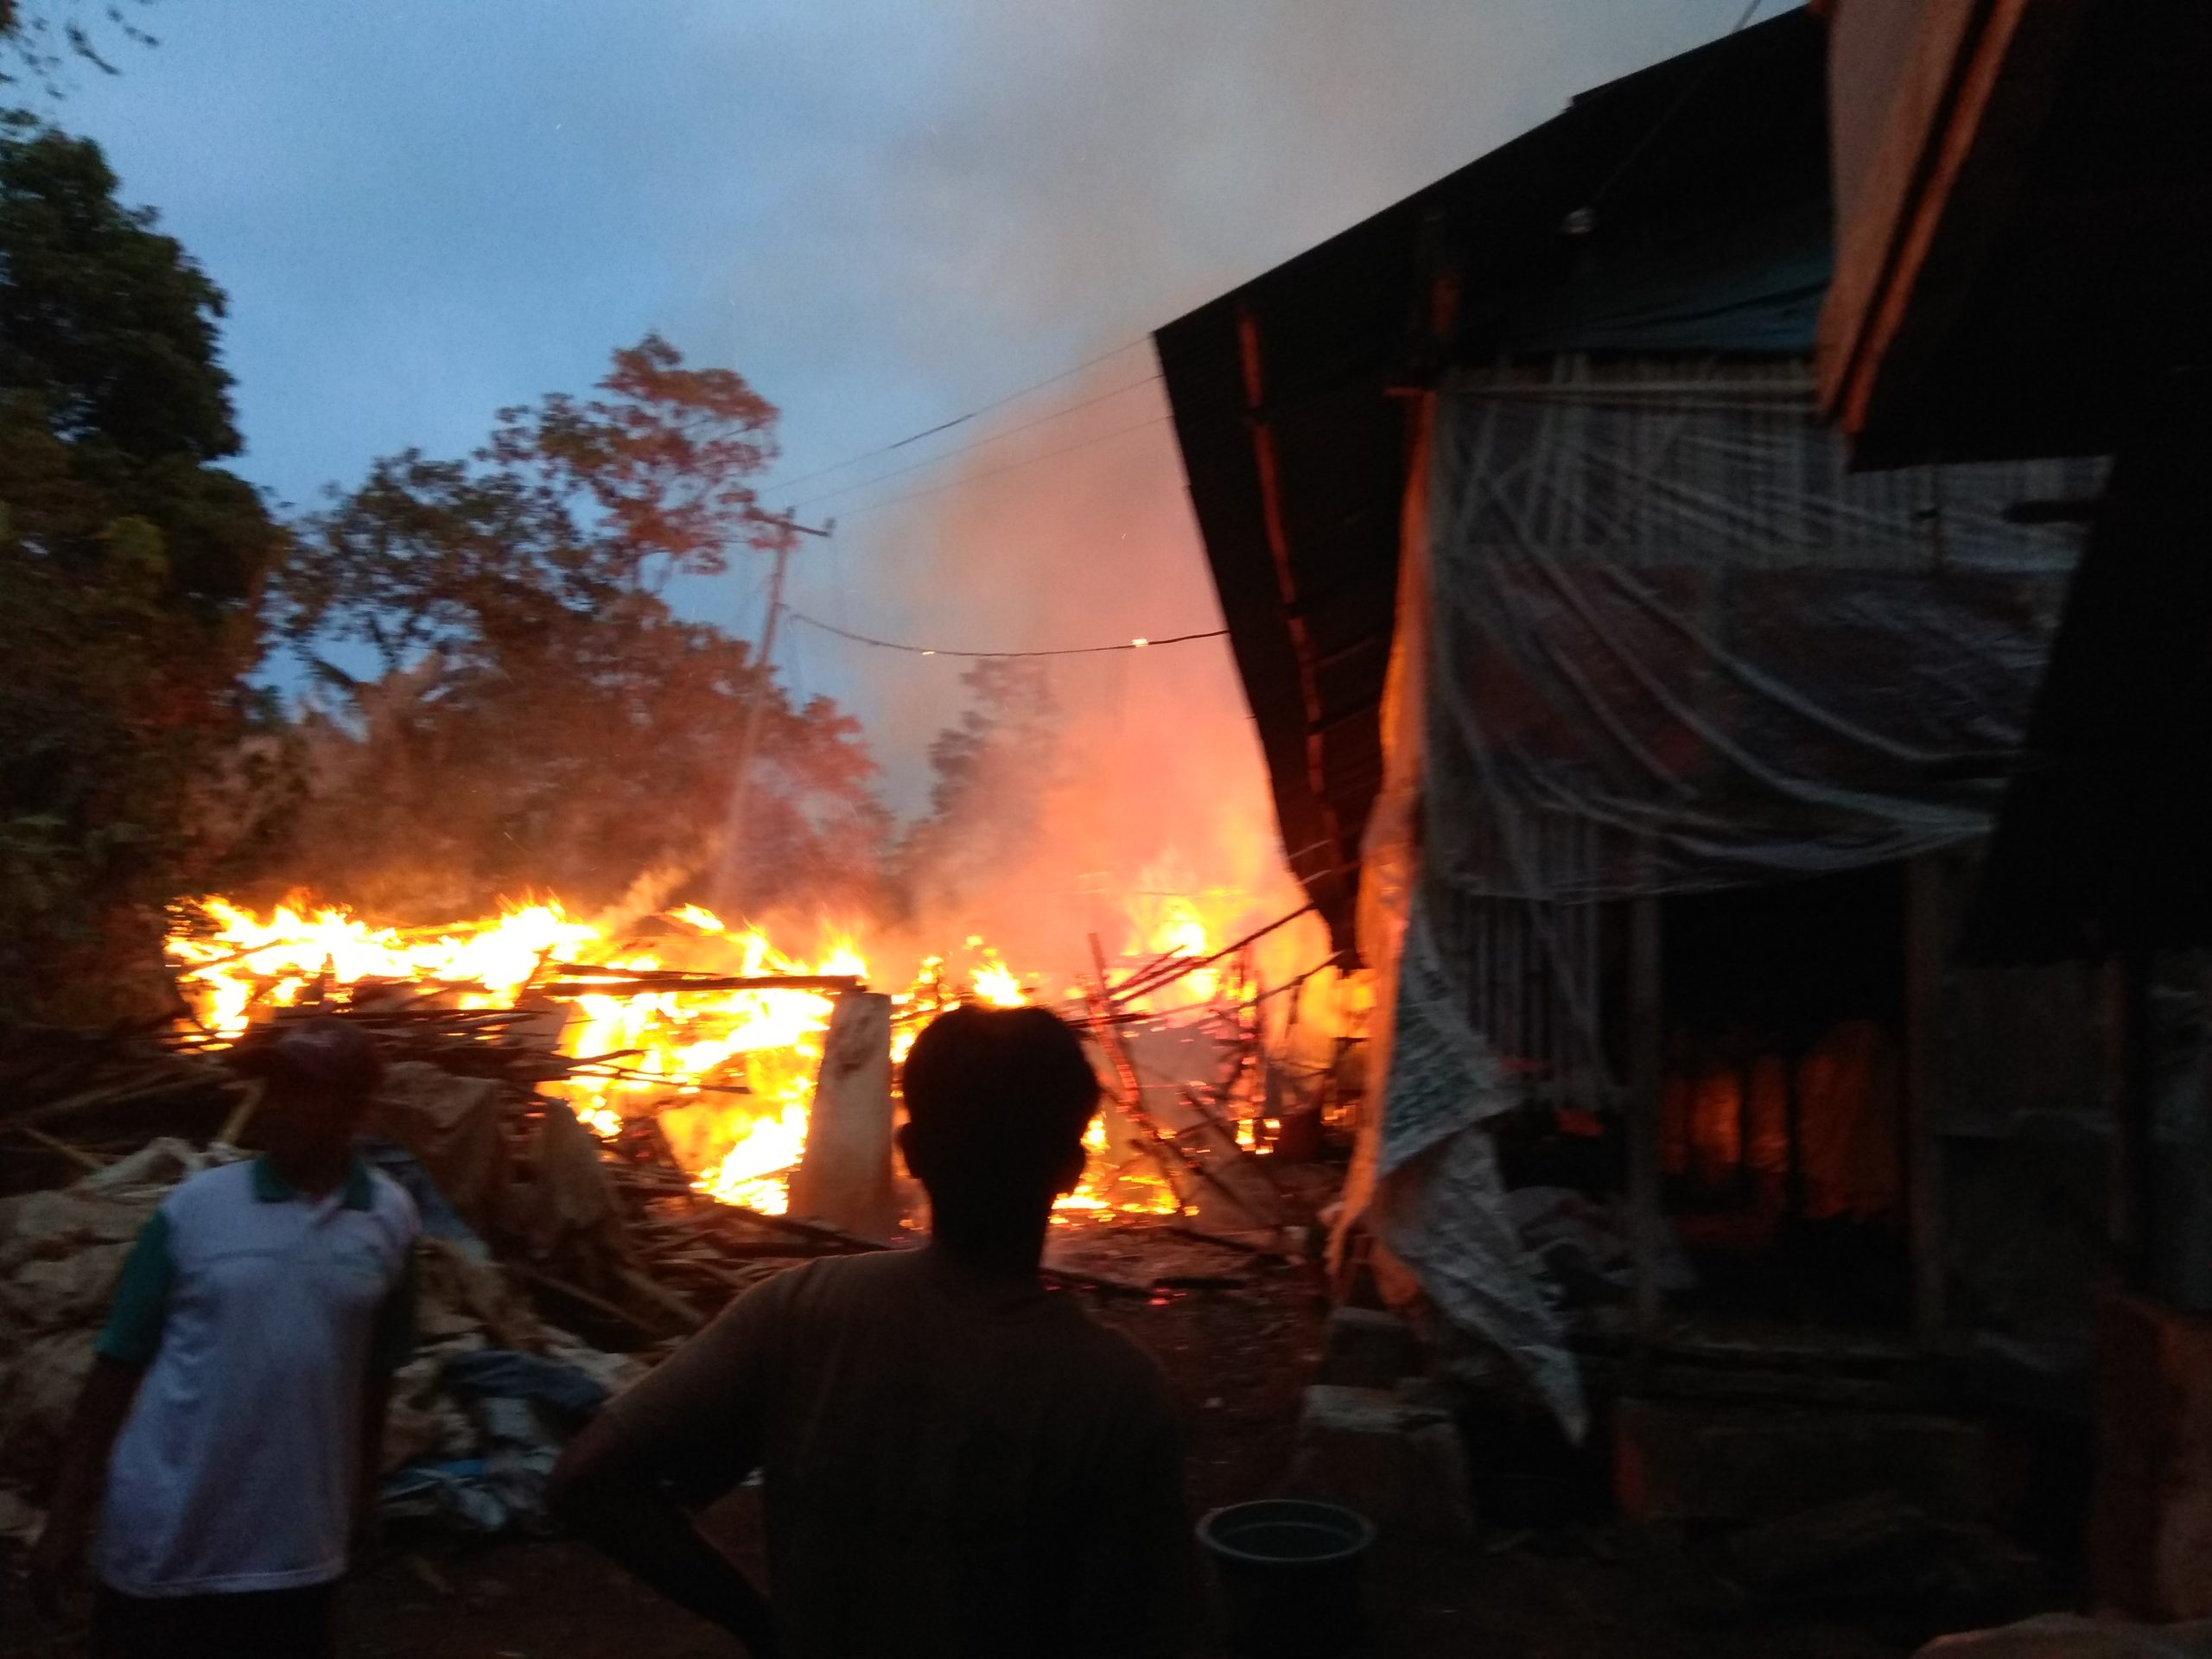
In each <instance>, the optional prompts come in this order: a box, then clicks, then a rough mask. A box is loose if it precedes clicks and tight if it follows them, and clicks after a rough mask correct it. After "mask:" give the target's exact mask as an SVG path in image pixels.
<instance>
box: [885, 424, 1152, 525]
mask: <svg viewBox="0 0 2212 1659" xmlns="http://www.w3.org/2000/svg"><path fill="white" fill-rule="evenodd" d="M1169 418H1170V417H1169V416H1166V415H1154V416H1148V417H1147V418H1146V419H1144V420H1141V421H1134V422H1132V423H1129V424H1128V426H1117V427H1116V428H1115V429H1113V430H1112V431H1110V432H1099V433H1096V434H1094V435H1091V436H1090V437H1087V438H1078V439H1077V440H1076V442H1073V443H1064V444H1062V445H1061V446H1060V447H1059V448H1057V449H1047V450H1046V451H1045V453H1044V454H1041V455H1024V456H1023V457H1022V458H1021V459H1020V461H1007V462H1005V463H1004V464H1002V465H1001V466H997V467H985V468H984V469H983V470H982V472H980V473H968V474H963V476H961V477H959V478H956V479H953V480H950V481H949V482H947V483H944V484H932V485H931V486H929V487H928V488H927V489H925V490H909V491H907V492H906V493H905V494H903V495H893V496H887V497H886V498H885V499H882V500H880V501H863V502H862V503H861V505H859V506H857V507H853V508H850V509H849V510H847V511H846V512H844V513H843V514H842V517H844V518H861V516H863V515H864V514H867V513H871V512H882V511H883V509H884V508H886V507H896V506H899V505H904V504H905V503H906V502H908V501H918V500H920V499H922V498H923V497H924V496H928V495H942V494H943V493H944V492H945V491H947V490H957V489H963V488H965V487H966V486H968V485H970V484H974V483H977V482H979V481H981V480H983V479H986V478H996V477H997V476H998V475H999V474H1001V473H1011V472H1017V471H1019V470H1020V468H1022V467H1034V466H1036V465H1037V464H1038V463H1039V461H1054V460H1057V459H1058V458H1059V457H1060V456H1062V455H1071V454H1074V453H1075V452H1076V451H1077V450H1078V449H1088V448H1090V446H1091V445H1092V444H1094V443H1103V442H1106V441H1107V440H1108V439H1109V438H1119V437H1126V436H1127V435H1128V434H1130V433H1132V432H1141V431H1143V430H1144V429H1145V428H1147V427H1148V426H1165V425H1166V423H1167V422H1168V420H1169Z"/></svg>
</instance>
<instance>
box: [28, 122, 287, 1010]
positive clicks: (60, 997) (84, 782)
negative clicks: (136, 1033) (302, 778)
mask: <svg viewBox="0 0 2212 1659" xmlns="http://www.w3.org/2000/svg"><path fill="white" fill-rule="evenodd" d="M115 193H116V180H115V175H114V174H113V173H112V172H111V170H110V169H109V168H108V166H107V163H106V161H105V158H104V157H103V156H102V155H101V153H100V150H99V147H98V146H97V145H95V144H93V143H91V142H89V141H87V140H84V139H79V138H73V137H68V136H67V135H65V134H62V133H60V132H56V131H54V130H51V129H49V128H47V127H44V126H42V125H41V124H38V123H36V122H35V121H33V120H32V119H30V118H27V117H21V116H17V117H10V118H4V120H3V121H0V619H4V621H5V625H6V628H7V637H8V640H9V645H10V667H9V672H8V673H7V675H6V676H4V677H0V1016H5V1017H23V1016H26V1015H40V1016H46V1017H60V1016H63V1015H85V1014H100V1013H110V1012H115V1011H117V1010H118V1008H119V1007H123V1006H124V1005H125V1004H126V1003H127V1001H128V996H127V995H126V993H125V991H124V982H127V981H129V980H130V978H131V972H130V970H131V969H134V968H143V969H153V968H157V966H158V962H159V956H158V940H159V937H160V931H161V908H162V906H163V905H164V904H165V903H167V902H168V901H169V900H171V899H175V898H177V897H179V896H181V895H182V894H184V893H188V892H190V891H192V890H194V888H195V887H198V886H200V885H202V884H203V883H204V882H205V881H206V880H207V879H209V876H210V874H211V873H212V872H213V871H214V870H215V869H216V868H219V856H220V854H221V852H222V848H221V846H220V844H219V843H220V841H221V839H222V837H221V836H219V834H218V833H217V832H216V828H215V826H216V824H217V823H218V821H219V819H220V818H221V817H222V816H223V814H222V813H221V812H219V811H218V810H215V808H214V806H213V804H212V803H211V800H210V788H209V786H210V785H211V783H213V782H214V781H216V780H219V779H226V778H230V777H232V776H234V775H235V774H234V768H233V766H232V762H233V760H235V757H236V754H237V752H238V751H237V744H238V741H239V740H240V738H241V737H242V736H243V735H244V734H245V733H247V732H248V731H249V730H250V729H251V727H252V725H253V723H254V721H255V719H256V716H257V704H256V703H255V702H254V700H253V698H252V697H251V694H250V693H249V692H248V691H247V690H246V689H245V685H244V683H243V678H242V677H243V675H244V672H245V670H246V669H247V668H248V667H249V666H250V665H251V663H252V662H253V660H254V658H256V656H257V652H258V642H257V620H256V615H255V604H254V601H255V598H256V595H257V592H258V590H259V588H260V584H261V581H262V577H263V575H264V571H265V570H266V569H267V568H268V567H269V565H270V563H271V562H272V560H273V559H274V557H275V556H276V553H277V548H278V546H279V544H280V543H281V540H282V537H281V533H280V532H279V531H278V530H277V527H276V526H275V525H274V524H272V523H271V521H270V518H269V515H268V513H267V512H266V511H265V509H264V506H263V504H262V502H261V499H260V498H259V497H258V496H257V494H256V493H255V492H254V491H253V489H252V488H251V486H248V485H247V484H245V482H244V481H243V480H240V479H238V478H237V477H236V476H234V475H233V474H231V473H229V472H226V471H225V470H224V469H223V468H221V467H219V466H217V465H216V464H215V463H216V462H218V461H221V460H223V459H225V458H226V457H228V456H230V455H232V454H235V453H237V450H238V433H237V430H236V428H235V426H234V425H233V423H232V411H231V404H230V379H229V377H228V376H227V375H226V373H225V372H223V370H222V367H221V365H220V363H219V356H218V339H217V333H216V327H217V322H218V321H219V318H220V317H221V315H223V296H222V293H221V291H220V290H219V289H217V288H216V287H215V285H214V284H213V283H212V282H210V281H209V280H208V278H207V275H206V274H205V273H204V272H203V271H201V270H200V268H199V267H198V266H197V265H196V264H194V263H193V261H192V260H191V258H190V257H188V255H187V254H186V253H185V251H184V250H183V249H182V248H181V247H180V246H179V245H178V244H177V243H176V242H175V240H173V239H172V238H168V237H167V236H164V235H162V234H161V233H160V232H158V231H157V230H156V228H155V219H154V215H153V213H151V211H150V210H147V209H143V208H141V209H129V208H125V207H123V206H122V205H120V204H119V203H118V201H117V200H116V194H115ZM231 816H232V817H233V819H235V817H236V814H235V813H232V814H231Z"/></svg>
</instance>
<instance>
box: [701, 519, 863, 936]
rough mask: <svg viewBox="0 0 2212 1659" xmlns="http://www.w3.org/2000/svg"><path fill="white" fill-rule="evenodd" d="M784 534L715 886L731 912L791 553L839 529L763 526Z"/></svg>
mask: <svg viewBox="0 0 2212 1659" xmlns="http://www.w3.org/2000/svg"><path fill="white" fill-rule="evenodd" d="M761 522H762V523H763V524H767V525H769V526H772V528H774V529H775V530H778V531H781V532H782V533H781V534H780V535H779V536H778V537H776V564H775V569H774V570H773V571H772V573H771V574H770V575H769V577H768V614H767V617H766V620H764V621H763V622H762V623H761V625H760V645H758V646H756V647H755V648H754V650H753V698H752V701H751V702H750V704H749V705H748V706H747V709H746V715H745V738H744V741H743V743H742V744H741V747H739V749H738V754H737V772H736V775H735V776H734V777H733V778H732V779H730V785H729V806H728V810H726V811H725V812H724V813H723V814H722V856H721V874H720V880H717V881H716V882H715V902H716V904H717V905H719V906H724V907H727V906H728V905H729V903H730V901H731V900H732V899H734V897H735V896H736V893H737V875H738V860H739V858H740V856H741V854H742V852H743V850H744V845H745V808H746V804H747V803H746V797H747V794H748V793H749V792H750V791H751V789H752V783H753V759H754V757H755V756H757V755H758V754H759V753H760V726H761V722H762V721H763V720H764V719H766V715H767V713H768V693H769V691H770V690H771V688H770V685H769V683H768V670H769V664H770V663H771V661H772V659H773V658H774V656H775V651H776V619H777V617H778V616H779V614H780V613H782V611H783V608H784V572H785V569H786V568H787V567H788V566H789V565H790V563H791V550H792V549H793V548H795V547H797V546H798V538H799V537H801V536H820V537H824V538H827V537H829V533H830V532H831V531H834V530H836V528H837V521H836V519H834V518H832V519H830V520H829V522H828V523H826V524H823V526H822V527H821V528H820V529H819V530H817V529H816V528H815V527H814V526H813V525H811V524H800V523H799V522H798V519H797V518H793V517H792V516H791V514H790V513H789V512H786V513H785V516H784V517H782V518H766V519H763V520H761Z"/></svg>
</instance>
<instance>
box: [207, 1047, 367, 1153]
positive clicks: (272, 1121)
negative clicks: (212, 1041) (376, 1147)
mask: <svg viewBox="0 0 2212 1659" xmlns="http://www.w3.org/2000/svg"><path fill="white" fill-rule="evenodd" d="M232 1069H233V1070H235V1071H239V1072H242V1073H243V1074H244V1075H245V1076H247V1077H256V1078H258V1079H260V1081H261V1084H262V1095H261V1104H260V1106H259V1107H258V1108H257V1109H256V1111H255V1113H254V1127H255V1128H256V1130H257V1133H258V1135H259V1137H260V1139H261V1141H262V1143H263V1144H264V1146H266V1147H268V1148H269V1150H270V1152H271V1153H273V1154H276V1155H277V1157H278V1158H279V1159H280V1160H292V1159H300V1160H328V1159H330V1158H332V1157H334V1156H336V1155H338V1154H342V1153H343V1152H344V1151H345V1149H346V1147H347V1146H348V1144H349V1143H350V1142H351V1141H352V1140H353V1135H354V1133H355V1132H356V1131H357V1130H359V1128H360V1127H361V1122H362V1120H363V1119H364V1118H365V1117H366V1116H367V1115H368V1109H369V1097H370V1096H372V1094H374V1093H375V1092H376V1087H377V1084H378V1082H379V1081H380V1080H381V1079H382V1077H383V1076H384V1065H383V1062H382V1061H380V1060H379V1059H378V1058H377V1051H376V1047H375V1045H373V1044H372V1043H371V1042H370V1040H369V1039H368V1038H367V1037H366V1036H365V1035H364V1034H363V1033H361V1032H359V1030H357V1029H355V1028H354V1027H352V1026H350V1025H348V1024H346V1021H344V1020H334V1019H331V1018H330V1017H328V1016H327V1015H317V1016H315V1017H312V1018H309V1019H306V1020H283V1021H280V1022H279V1023H277V1024H276V1025H272V1026H264V1027H258V1028H257V1029H255V1030H254V1031H251V1032H250V1033H247V1034H246V1036H245V1039H242V1040H241V1041H240V1042H239V1044H238V1048H237V1050H236V1052H235V1053H234V1054H233V1056H232Z"/></svg>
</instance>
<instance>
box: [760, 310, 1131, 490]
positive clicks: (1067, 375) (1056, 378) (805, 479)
mask: <svg viewBox="0 0 2212 1659" xmlns="http://www.w3.org/2000/svg"><path fill="white" fill-rule="evenodd" d="M1151 339H1152V336H1151V335H1150V334H1139V335H1138V336H1137V337H1136V338H1135V340H1123V341H1122V343H1121V344H1120V345H1119V346H1115V347H1114V348H1113V349H1112V350H1111V351H1107V352H1101V353H1098V355H1097V356H1096V357H1087V358H1085V359H1084V360H1083V361H1082V362H1080V363H1078V364H1077V365H1075V366H1074V367H1073V368H1071V369H1062V370H1061V371H1060V372H1058V374H1052V375H1047V376H1046V378H1044V379H1042V380H1039V381H1036V382H1034V383H1033V384H1032V385H1027V386H1024V387H1022V388H1021V389H1020V391H1009V392H1008V393H1007V394H1006V396H1005V397H995V398H993V399H992V400H991V401H990V402H989V403H988V404H977V405H976V407H975V408H973V409H971V410H969V411H968V412H967V413H966V414H965V415H956V416H953V417H952V418H951V419H950V420H949V421H939V422H938V423H937V424H936V425H934V426H926V427H924V428H923V429H921V430H920V431H918V432H915V433H911V434H909V435H907V436H906V437H903V438H900V439H899V441H898V442H896V443H887V444H884V445H882V446H881V447H880V448H874V449H866V450H862V451H861V453H860V454H857V455H848V456H847V457H846V458H845V459H844V460H842V461H834V462H832V463H831V464H830V465H829V466H827V467H816V468H815V469H814V470H813V471H812V472H810V473H801V474H799V475H798V477H797V478H784V479H778V480H776V481H775V482H773V483H772V484H769V485H767V486H765V487H764V488H763V490H762V491H761V493H763V494H770V495H772V494H775V493H779V492H780V491H783V490H789V489H796V488H797V487H798V486H799V485H801V484H810V483H812V482H813V481H814V480H816V479H817V478H827V477H828V476H829V474H832V473H842V472H843V471H844V470H845V468H846V467H857V466H859V465H860V464H861V462H862V461H874V459H875V458H876V457H877V456H879V455H887V454H891V453H892V451H893V450H894V449H904V448H906V446H907V445H909V444H913V443H919V442H921V441H922V440H923V439H924V438H933V437H935V436H937V435H938V433H940V432H950V431H951V430H952V429H953V428H954V427H956V426H965V425H967V424H968V423H969V422H970V421H972V420H974V419H975V418H976V416H979V415H988V414H989V413H990V412H991V411H992V410H995V409H1004V408H1005V407H1006V406H1007V404H1011V403H1016V402H1018V401H1020V399H1021V398H1024V397H1028V396H1029V395H1030V393H1032V392H1035V391H1044V390H1045V388H1046V387H1047V386H1057V385H1059V383H1060V382H1061V381H1063V380H1070V379H1073V378H1075V377H1076V376H1077V375H1078V374H1081V373H1082V372H1084V370H1085V369H1095V368H1096V367H1097V366H1098V365H1100V364H1101V363H1103V362H1105V361H1106V360H1107V359H1109V358H1116V357H1119V356H1120V355H1121V354H1122V353H1123V352H1127V351H1132V350H1134V349H1135V348H1136V347H1137V346H1142V345H1146V344H1147V343H1148V342H1149V341H1150V340H1151Z"/></svg>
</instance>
